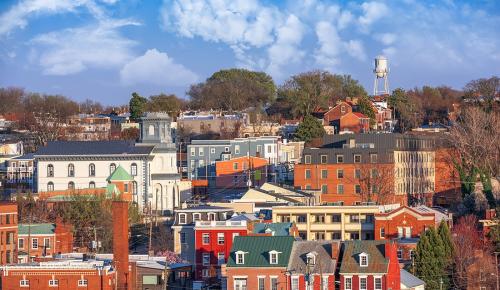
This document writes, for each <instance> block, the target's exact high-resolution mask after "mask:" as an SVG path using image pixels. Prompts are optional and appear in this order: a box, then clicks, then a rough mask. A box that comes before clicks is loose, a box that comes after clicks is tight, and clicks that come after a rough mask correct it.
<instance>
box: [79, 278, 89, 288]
mask: <svg viewBox="0 0 500 290" xmlns="http://www.w3.org/2000/svg"><path fill="white" fill-rule="evenodd" d="M88 284H89V281H88V280H87V279H82V280H78V287H85V286H87V285H88Z"/></svg>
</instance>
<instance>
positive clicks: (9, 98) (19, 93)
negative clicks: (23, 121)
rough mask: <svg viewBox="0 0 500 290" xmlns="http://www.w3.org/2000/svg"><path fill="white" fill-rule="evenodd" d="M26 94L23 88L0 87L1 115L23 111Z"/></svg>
mask: <svg viewBox="0 0 500 290" xmlns="http://www.w3.org/2000/svg"><path fill="white" fill-rule="evenodd" d="M24 94H25V93H24V90H23V89H21V88H0V100H2V101H1V102H0V115H4V114H8V113H16V112H20V111H22V110H23V106H22V101H23V97H24Z"/></svg>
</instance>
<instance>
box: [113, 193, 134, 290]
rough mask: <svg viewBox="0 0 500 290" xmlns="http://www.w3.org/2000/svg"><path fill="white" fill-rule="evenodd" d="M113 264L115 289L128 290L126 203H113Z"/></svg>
mask: <svg viewBox="0 0 500 290" xmlns="http://www.w3.org/2000/svg"><path fill="white" fill-rule="evenodd" d="M113 263H114V266H115V270H116V272H117V289H119V290H130V283H129V281H130V273H129V262H128V202H126V201H122V200H120V201H113Z"/></svg>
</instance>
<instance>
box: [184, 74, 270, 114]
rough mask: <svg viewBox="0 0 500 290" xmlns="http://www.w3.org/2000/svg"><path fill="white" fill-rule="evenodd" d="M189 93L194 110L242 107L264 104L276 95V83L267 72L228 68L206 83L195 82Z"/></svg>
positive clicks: (230, 109)
mask: <svg viewBox="0 0 500 290" xmlns="http://www.w3.org/2000/svg"><path fill="white" fill-rule="evenodd" d="M187 94H188V95H189V96H190V98H191V102H190V106H191V107H193V108H195V109H220V110H228V111H232V110H242V109H245V108H248V107H261V106H263V105H265V104H267V103H270V102H272V101H273V100H274V99H275V97H276V85H275V84H274V81H273V79H272V78H271V76H269V75H268V74H266V73H264V72H255V71H250V70H246V69H236V68H233V69H225V70H220V71H218V72H216V73H214V74H213V75H212V76H211V77H209V78H208V79H207V80H206V81H205V82H203V83H199V84H195V85H192V86H191V88H190V89H189V91H188V92H187Z"/></svg>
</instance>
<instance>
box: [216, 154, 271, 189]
mask: <svg viewBox="0 0 500 290" xmlns="http://www.w3.org/2000/svg"><path fill="white" fill-rule="evenodd" d="M268 165H269V162H268V161H267V159H265V158H260V157H253V156H250V157H239V158H233V159H231V160H225V161H217V162H216V165H215V172H216V182H215V184H216V186H217V187H219V188H227V187H231V188H235V187H248V180H249V178H250V181H251V184H252V186H261V185H262V184H264V183H265V182H266V179H267V171H268V170H267V167H268Z"/></svg>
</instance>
